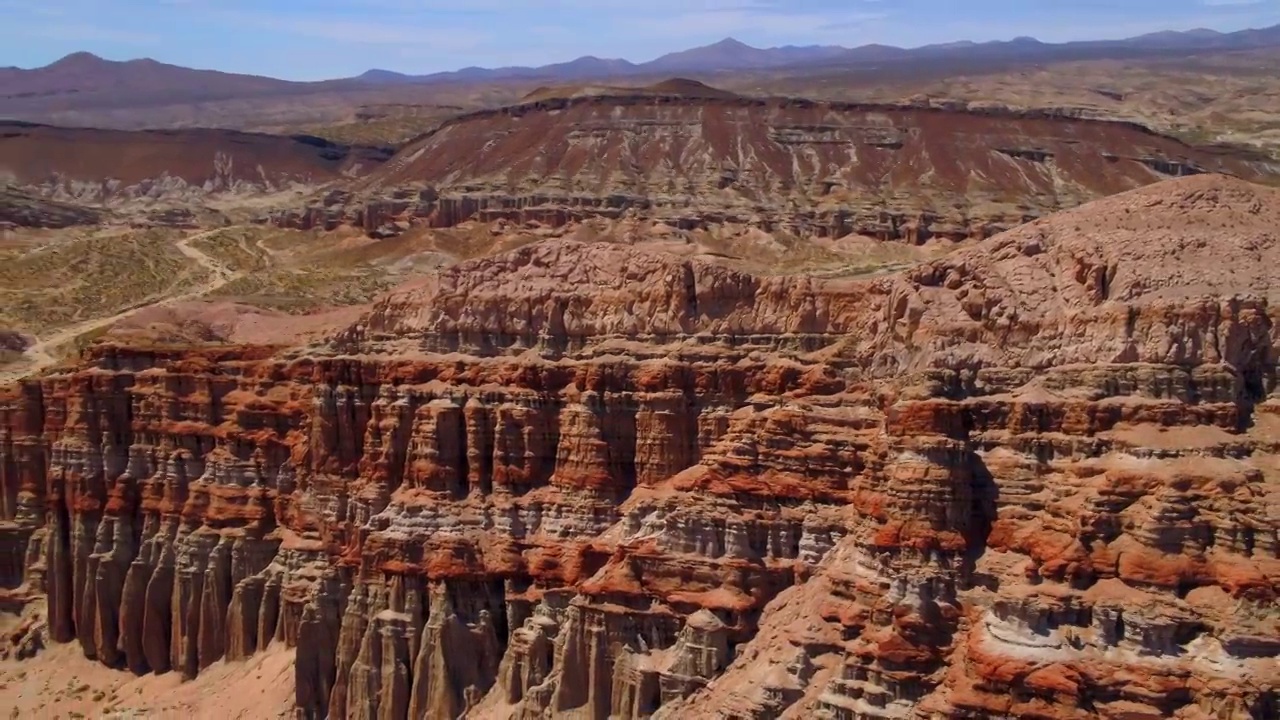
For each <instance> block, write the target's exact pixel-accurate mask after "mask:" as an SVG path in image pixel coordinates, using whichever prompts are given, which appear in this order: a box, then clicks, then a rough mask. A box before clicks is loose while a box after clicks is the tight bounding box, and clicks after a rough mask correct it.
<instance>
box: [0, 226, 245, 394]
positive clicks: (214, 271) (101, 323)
mask: <svg viewBox="0 0 1280 720" xmlns="http://www.w3.org/2000/svg"><path fill="white" fill-rule="evenodd" d="M230 229H232V228H218V229H217V230H209V231H207V232H202V233H197V234H195V235H188V236H187V237H185V238H183V239H181V240H179V241H178V242H177V243H176V244H175V245H174V247H175V248H177V250H178V252H180V253H182V254H183V255H186V256H187V257H188V258H190V259H191V260H192V261H193V262H195V263H196V264H198V265H200V266H201V267H203V268H204V269H206V270H208V271H209V273H210V274H211V275H212V277H211V278H210V279H209V280H208V281H206V282H204V283H201V284H200V285H198V286H196V287H194V288H192V289H190V290H188V291H186V292H184V293H181V294H179V295H171V296H168V297H154V298H147V299H146V300H143V301H142V302H140V303H138V304H136V305H134V306H133V307H130V308H127V309H125V310H123V311H121V312H118V313H116V314H115V315H110V316H107V317H100V318H93V319H92V320H85V321H84V322H80V323H76V324H75V325H71V326H68V327H65V328H63V329H61V330H59V331H58V332H56V333H54V334H52V335H47V336H45V337H41V338H37V341H36V343H35V344H34V345H32V346H31V347H29V348H27V350H26V357H27V362H26V363H25V364H23V365H21V366H20V367H17V368H14V369H11V370H5V371H0V383H6V382H12V381H14V380H19V379H21V378H23V377H26V376H28V375H34V374H35V373H38V372H40V371H41V370H44V369H45V368H48V367H51V366H53V365H55V364H56V363H57V362H58V358H57V357H55V356H54V354H53V352H52V351H53V350H54V349H55V348H57V347H59V346H61V345H65V344H66V343H69V342H71V341H73V340H75V339H76V338H77V337H79V336H81V335H83V334H84V333H87V332H93V331H94V330H100V329H102V328H104V327H107V326H109V325H113V324H115V323H117V322H119V321H120V320H123V319H124V318H126V317H129V316H130V315H132V314H134V313H136V312H138V311H139V310H142V309H144V308H148V307H153V306H155V305H161V304H165V303H171V302H181V301H184V300H192V299H195V298H198V297H201V296H203V295H207V294H209V293H211V292H213V291H215V290H217V289H218V288H220V287H222V286H223V285H226V284H227V283H229V282H231V281H232V280H235V279H236V278H238V277H239V276H240V275H241V274H242V273H236V272H232V271H231V270H229V269H227V268H226V267H225V266H224V265H222V264H221V263H219V262H218V261H217V260H214V259H213V258H212V257H209V256H208V255H206V254H205V253H203V252H201V251H200V250H197V249H196V248H194V247H191V243H193V242H195V241H196V240H200V239H203V238H206V237H209V236H211V235H216V234H218V233H220V232H224V231H226V230H230Z"/></svg>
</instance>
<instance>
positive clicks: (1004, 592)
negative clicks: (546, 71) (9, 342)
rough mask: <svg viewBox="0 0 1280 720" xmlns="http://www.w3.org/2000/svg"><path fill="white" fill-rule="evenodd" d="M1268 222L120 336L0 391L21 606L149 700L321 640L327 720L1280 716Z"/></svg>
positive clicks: (315, 697) (1129, 227) (640, 264)
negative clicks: (149, 679)
mask: <svg viewBox="0 0 1280 720" xmlns="http://www.w3.org/2000/svg"><path fill="white" fill-rule="evenodd" d="M1224 219H1232V222H1233V223H1234V227H1233V228H1226V227H1224V225H1223V222H1222V221H1223V220H1224ZM1077 227H1082V228H1088V229H1085V230H1076V229H1075V228H1077ZM1276 227H1280V202H1277V196H1276V193H1275V192H1273V191H1267V190H1262V189H1259V188H1254V187H1251V186H1248V185H1245V184H1243V183H1237V182H1233V181H1228V180H1226V179H1223V178H1194V179H1191V180H1187V181H1179V182H1175V183H1171V184H1168V185H1166V186H1163V187H1158V188H1152V189H1148V190H1144V191H1139V192H1137V193H1131V194H1128V195H1124V196H1121V197H1119V198H1115V199H1112V200H1108V201H1104V202H1103V203H1100V204H1098V205H1095V206H1093V207H1091V208H1088V209H1085V210H1081V211H1076V212H1073V213H1067V214H1064V215H1062V216H1060V217H1057V218H1054V219H1052V220H1050V221H1042V222H1038V223H1033V224H1031V225H1029V226H1026V227H1024V228H1022V229H1020V230H1018V231H1015V232H1012V233H1007V234H1005V235H1002V236H1000V237H997V238H994V239H992V240H990V241H988V242H986V243H983V244H982V245H980V246H979V247H978V248H976V249H975V250H974V251H972V252H965V253H961V254H958V255H955V256H952V257H950V258H947V259H944V260H940V261H936V262H933V263H930V264H926V265H923V266H921V267H918V268H915V269H913V270H912V271H910V272H908V273H905V274H902V275H898V276H892V277H885V278H878V279H875V280H871V281H864V282H851V281H841V282H836V281H828V282H822V281H816V280H812V279H803V278H771V279H762V278H757V277H752V276H750V275H746V274H743V273H738V272H734V271H731V270H728V269H725V268H723V267H720V266H717V265H714V264H711V263H709V262H704V261H702V260H698V259H678V258H674V257H669V256H664V255H658V254H650V253H646V252H642V251H640V250H636V249H633V248H627V247H621V246H614V245H604V244H598V245H582V244H576V243H569V242H560V243H547V244H543V245H539V246H532V247H526V248H523V249H521V250H518V251H515V252H513V253H511V254H508V255H505V256H501V257H498V258H494V259H489V260H480V261H474V262H472V263H467V264H464V265H461V266H458V267H456V268H453V269H450V270H447V271H445V272H443V273H441V274H440V275H438V276H435V277H432V278H430V279H428V280H425V281H424V282H422V283H420V284H419V286H417V287H413V288H408V289H405V290H403V291H402V292H400V293H397V294H394V295H392V296H390V297H388V298H387V299H386V300H384V301H383V302H381V303H379V304H378V305H377V306H376V308H375V309H374V310H373V311H372V312H371V313H370V314H369V315H368V316H366V317H365V318H364V319H363V320H362V321H361V322H359V323H357V324H356V325H354V326H352V327H351V328H349V329H348V330H347V331H345V332H343V333H341V334H340V335H338V336H336V337H335V338H334V339H333V340H332V341H331V342H329V343H327V344H324V345H320V346H312V347H306V348H293V349H280V348H263V347H223V348H192V349H188V350H182V349H173V348H170V349H146V348H125V347H118V346H111V345H105V346H98V347H96V348H95V349H93V350H92V351H91V352H90V353H89V354H88V355H87V356H86V357H85V359H84V362H83V364H82V365H81V366H79V367H77V368H74V369H67V370H65V371H63V372H59V373H56V374H52V375H49V376H47V377H44V378H41V379H38V380H30V381H27V382H25V383H23V384H21V385H18V386H15V387H13V388H11V389H10V390H8V391H7V394H6V395H5V396H4V399H3V401H2V402H0V428H2V430H0V433H2V434H0V487H2V488H3V493H0V503H2V504H0V511H2V516H3V518H4V525H3V528H0V543H3V548H2V552H0V584H3V586H4V587H5V588H8V589H5V590H0V597H3V598H7V599H8V600H9V602H11V603H19V602H31V603H33V604H36V603H41V602H44V603H47V618H48V620H47V622H48V635H49V636H50V637H51V639H52V640H53V641H57V642H77V643H79V645H80V646H81V647H82V648H83V649H84V652H85V653H86V654H87V655H88V656H90V657H94V658H97V659H99V660H101V661H102V662H104V663H107V664H110V665H113V666H117V667H122V668H128V669H130V670H132V671H134V672H139V673H145V672H176V673H181V674H182V675H183V676H186V677H191V676H194V675H197V674H198V673H200V672H201V671H202V670H203V669H204V668H206V667H208V666H209V665H210V664H212V663H214V662H216V661H218V660H221V659H230V660H235V659H238V658H244V657H247V656H250V655H252V654H254V653H256V652H259V651H261V650H262V649H263V648H265V647H266V646H268V645H270V644H271V643H273V642H281V643H287V644H289V645H293V646H297V648H298V653H297V657H298V661H297V667H296V681H297V705H298V708H299V712H300V713H301V715H302V716H303V717H315V718H319V717H332V718H388V719H390V718H408V717H414V718H416V717H429V718H456V717H467V718H539V717H567V718H599V719H601V720H603V719H604V718H614V717H616V718H645V717H657V718H687V717H700V716H707V717H721V718H777V717H785V718H801V717H803V718H859V719H863V718H912V717H918V718H926V717H965V718H988V717H1040V718H1084V717H1102V718H1153V719H1154V718H1162V717H1177V718H1184V719H1190V718H1230V719H1233V720H1244V719H1246V718H1249V719H1258V720H1261V719H1262V718H1269V717H1274V716H1275V713H1276V710H1277V707H1278V705H1277V686H1278V684H1280V670H1278V668H1280V663H1277V660H1278V658H1280V626H1278V623H1280V611H1277V609H1276V608H1277V604H1276V600H1277V592H1278V591H1280V539H1278V533H1280V519H1278V518H1277V516H1276V515H1275V511H1274V508H1275V507H1277V501H1280V460H1278V459H1277V458H1280V447H1278V446H1280V440H1278V439H1277V438H1280V396H1278V395H1277V392H1276V389H1275V388H1276V349H1277V336H1276V331H1275V327H1276V320H1277V314H1278V313H1277V310H1276V305H1275V303H1276V301H1277V299H1278V298H1277V296H1276V294H1275V290H1274V289H1273V288H1272V287H1271V286H1270V285H1269V284H1268V283H1267V282H1266V278H1267V277H1268V273H1269V272H1270V268H1273V267H1275V263H1276V262H1277V261H1278V260H1280V237H1278V236H1277V234H1276V231H1275V228H1276ZM1210 259H1213V260H1214V261H1216V262H1218V263H1219V267H1222V266H1223V265H1224V264H1225V267H1224V268H1223V272H1221V273H1213V272H1209V271H1207V270H1206V268H1207V267H1210V264H1209V262H1210Z"/></svg>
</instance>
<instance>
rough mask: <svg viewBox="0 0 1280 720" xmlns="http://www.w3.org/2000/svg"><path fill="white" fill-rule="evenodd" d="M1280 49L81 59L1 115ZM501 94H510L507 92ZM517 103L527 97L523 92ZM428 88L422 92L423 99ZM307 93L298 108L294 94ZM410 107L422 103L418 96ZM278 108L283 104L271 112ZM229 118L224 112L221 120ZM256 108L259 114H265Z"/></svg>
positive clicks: (1272, 33)
mask: <svg viewBox="0 0 1280 720" xmlns="http://www.w3.org/2000/svg"><path fill="white" fill-rule="evenodd" d="M1268 47H1280V25H1277V26H1274V27H1269V28H1263V29H1255V30H1242V31H1239V32H1231V33H1222V32H1217V31H1214V30H1205V29H1198V30H1190V31H1186V32H1173V31H1167V32H1158V33H1152V34H1149V35H1142V36H1139V37H1134V38H1129V39H1126V40H1107V41H1087V42H1070V43H1059V44H1053V43H1043V42H1040V41H1039V40H1036V39H1034V38H1015V39H1013V40H1008V41H998V42H984V43H976V42H954V43H946V44H941V45H928V46H924V47H918V48H909V49H908V48H899V47H892V46H888V45H864V46H861V47H855V48H845V47H837V46H817V45H811V46H786V47H777V48H755V47H751V46H750V45H747V44H745V43H742V42H740V41H738V40H735V39H733V38H728V39H725V40H722V41H720V42H717V43H714V44H712V45H706V46H703V47H696V48H692V49H689V50H683V51H681V52H675V53H670V54H667V55H663V56H662V57H659V58H657V59H654V60H650V61H648V62H642V63H633V62H630V61H628V60H618V59H604V58H597V57H581V58H578V59H577V60H573V61H570V62H565V63H556V64H552V65H543V66H541V67H504V68H478V67H471V68H463V69H461V70H456V71H453V72H442V73H434V74H430V75H406V74H403V73H398V72H393V71H390V70H378V69H374V70H370V71H368V72H366V73H364V74H363V75H360V76H359V77H355V78H345V79H338V80H327V81H322V82H294V81H288V80H279V79H275V78H268V77H258V76H254V75H239V74H234V73H224V72H218V71H215V70H194V69H190V68H185V67H180V66H177V65H169V64H165V63H161V62H158V61H155V60H150V59H141V60H129V61H124V62H118V61H112V60H105V59H103V58H100V57H97V56H95V55H92V54H90V53H86V52H79V53H74V54H72V55H68V56H67V57H64V58H62V59H61V60H58V61H57V62H55V63H52V64H51V65H47V66H45V67H41V68H34V69H21V68H16V67H10V68H0V118H9V119H15V120H29V121H35V122H52V123H56V124H67V123H90V124H93V125H95V126H98V127H126V128H132V127H171V126H174V125H182V126H191V125H199V124H206V125H209V124H218V125H220V126H227V127H234V126H236V125H235V124H234V123H230V122H229V121H228V120H227V119H226V118H228V117H230V118H236V117H242V116H255V117H256V116H260V115H262V114H264V113H265V114H267V115H271V114H279V115H281V116H287V114H288V111H289V110H290V109H291V108H290V107H284V108H282V107H280V106H281V104H282V103H283V104H284V105H289V106H293V105H297V106H298V107H303V106H304V105H305V103H303V102H302V100H301V98H303V97H304V96H305V97H306V98H308V102H311V103H312V105H311V106H320V107H324V108H330V109H331V108H333V107H341V106H344V103H346V104H350V101H351V100H352V98H357V99H358V102H374V103H377V102H399V101H400V98H401V97H404V95H396V93H406V92H408V91H414V90H415V89H416V88H419V87H421V88H423V91H424V92H429V93H433V94H438V93H437V92H436V90H432V89H430V88H431V87H433V86H434V87H435V88H437V89H439V88H442V87H444V86H446V85H448V86H452V87H456V88H464V87H465V86H467V85H468V84H481V83H496V82H504V81H514V82H534V83H539V84H555V83H558V82H579V81H585V80H610V79H623V78H645V79H647V81H649V82H653V81H656V80H661V79H665V78H671V77H673V76H681V77H693V78H699V79H702V80H706V81H709V82H712V83H714V82H715V76H716V75H717V74H720V73H734V72H761V71H763V72H770V73H784V74H796V75H800V74H805V73H810V72H814V73H821V72H833V73H840V72H850V73H863V74H874V75H875V76H876V77H878V78H883V79H886V80H887V79H890V78H892V77H895V76H897V77H901V76H908V77H916V78H919V77H922V76H928V77H940V76H947V75H953V74H957V73H961V72H979V71H991V70H999V69H1003V68H1008V67H1016V66H1021V65H1034V64H1041V63H1046V62H1060V61H1069V60H1089V59H1128V58H1146V57H1159V56H1175V57H1176V56H1189V55H1195V54H1198V53H1204V52H1219V51H1225V50H1248V49H1257V48H1268ZM501 94H502V93H499V95H501ZM508 94H512V96H513V97H519V93H516V92H515V91H514V90H513V91H512V92H511V93H508ZM421 95H422V93H421V92H419V93H417V95H415V97H418V96H421ZM295 98H297V100H296V101H295V100H294V99H295ZM408 101H409V102H414V101H415V100H413V99H410V100H408ZM267 104H274V106H273V107H270V108H266V109H265V110H264V109H263V106H265V105H267ZM216 113H221V114H216ZM255 113H257V115H255Z"/></svg>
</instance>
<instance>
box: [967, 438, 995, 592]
mask: <svg viewBox="0 0 1280 720" xmlns="http://www.w3.org/2000/svg"><path fill="white" fill-rule="evenodd" d="M969 468H970V471H971V475H970V492H971V493H972V496H971V504H970V507H969V522H968V524H967V525H966V527H965V546H966V547H965V553H964V568H963V573H962V577H967V578H969V583H970V584H971V585H973V586H981V587H985V588H987V589H988V590H993V591H994V590H999V589H1000V580H999V578H997V577H996V576H994V575H991V574H989V573H979V572H977V566H978V561H979V560H980V559H981V558H982V556H983V555H984V554H986V552H987V538H988V537H989V536H990V535H991V526H992V525H993V524H994V523H995V521H996V501H997V499H998V498H999V496H1000V488H999V487H997V486H996V481H995V478H994V477H993V476H992V474H991V470H990V469H989V468H988V467H987V464H986V462H985V461H984V460H983V459H982V456H981V455H979V454H978V453H976V452H973V451H972V450H971V451H970V452H969Z"/></svg>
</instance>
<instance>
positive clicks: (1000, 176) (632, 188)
mask: <svg viewBox="0 0 1280 720" xmlns="http://www.w3.org/2000/svg"><path fill="white" fill-rule="evenodd" d="M566 95H568V96H567V97H566ZM1204 172H1216V173H1227V174H1231V175H1235V176H1239V177H1241V178H1244V179H1247V180H1251V181H1261V180H1267V179H1269V178H1273V177H1275V176H1276V175H1277V173H1278V172H1280V165H1277V164H1276V163H1275V162H1273V161H1272V160H1270V159H1269V158H1268V157H1266V156H1263V155H1260V154H1256V153H1251V152H1249V151H1247V150H1238V149H1227V148H1205V147H1195V146H1190V145H1187V144H1185V143H1183V142H1181V141H1178V140H1176V139H1173V138H1170V137H1167V136H1163V135H1160V134H1157V133H1154V132H1151V131H1149V130H1147V129H1146V128H1143V127H1141V126H1139V125H1135V124H1129V123H1119V122H1104V121H1096V120H1085V119H1079V118H1075V117H1073V116H1071V115H1070V114H1069V113H1060V112H1054V111H1027V112H1012V111H1006V110H1002V109H999V108H987V109H981V110H964V111H951V110H947V109H945V108H937V107H929V106H912V105H893V104H884V105H869V104H855V103H823V102H814V101H808V100H800V99H792V98H771V99H761V98H745V97H737V96H733V95H731V94H721V93H717V92H714V91H712V90H711V89H709V88H706V87H705V86H703V85H701V84H699V83H695V82H692V81H672V82H670V83H667V84H658V85H654V86H650V87H647V88H641V89H638V90H631V91H628V92H619V91H616V90H610V89H607V88H581V87H579V88H577V89H576V90H575V89H567V88H559V89H557V88H547V89H544V90H542V91H540V92H538V93H536V94H535V96H534V97H533V98H532V99H530V100H529V101H527V102H524V103H522V104H518V105H514V106H508V107H504V108H499V109H494V110H485V111H478V112H474V113H468V114H464V115H460V116H458V117H456V118H454V119H452V120H448V121H445V122H443V123H442V124H441V125H440V126H439V127H438V128H437V129H435V130H433V131H431V132H429V133H427V134H426V135H424V136H423V137H421V138H420V139H418V140H417V141H415V142H412V143H409V144H408V145H406V146H405V147H403V148H402V149H401V150H400V151H399V153H398V154H397V156H396V157H395V158H394V159H393V160H391V161H389V162H387V163H386V164H384V165H382V166H381V167H379V168H378V169H377V170H376V171H374V172H371V173H370V174H368V175H367V176H365V177H364V178H363V179H361V180H358V181H356V182H354V183H352V184H351V186H350V188H349V189H350V190H351V191H352V192H353V197H352V198H351V199H350V201H349V202H346V203H342V204H339V203H335V202H332V201H329V200H326V202H325V204H324V205H323V206H315V207H312V208H309V209H307V210H305V211H300V212H295V213H289V214H286V215H283V216H277V218H276V221H277V222H279V223H280V224H282V225H285V226H288V227H314V226H323V227H334V226H336V225H339V224H342V223H343V222H348V223H352V224H357V225H361V226H363V227H365V228H368V229H373V228H377V227H381V226H382V225H384V224H385V223H388V222H392V221H409V220H413V221H416V222H419V223H423V224H426V225H429V226H433V227H448V226H453V225H456V224H458V223H461V222H465V221H468V220H480V221H494V220H498V219H505V220H510V221H514V222H527V221H537V222H539V223H543V224H549V225H553V226H558V225H564V224H566V223H570V222H575V221H580V220H582V219H584V218H590V217H606V218H618V217H624V216H639V217H645V218H652V219H657V220H661V221H662V222H665V223H668V224H670V225H673V226H677V227H685V228H687V227H702V226H707V225H715V224H721V225H724V224H733V225H743V226H753V227H757V228H760V229H763V230H765V231H769V232H781V233H788V234H792V235H797V236H802V237H810V236H829V237H840V236H844V235H848V234H861V235H868V236H872V237H878V238H881V239H885V240H890V239H895V240H898V239H901V240H907V241H909V242H923V241H925V240H927V239H929V238H931V237H944V238H952V239H963V238H970V237H986V236H989V235H991V234H994V233H995V232H998V231H1000V230H1002V229H1007V228H1009V227H1012V226H1014V225H1016V224H1019V223H1021V222H1024V221H1026V220H1029V219H1034V218H1036V217H1040V216H1042V215H1045V214H1047V213H1050V212H1054V211H1056V210H1060V209H1065V208H1070V207H1075V206H1077V205H1079V204H1081V203H1084V202H1087V201H1089V200H1093V199H1096V198H1099V197H1102V196H1105V195H1108V194H1113V193H1117V192H1122V191H1125V190H1129V189H1132V188H1135V187H1139V186H1142V185H1146V184H1149V183H1153V182H1157V181H1159V180H1162V179H1166V178H1169V177H1177V176H1182V175H1190V174H1197V173H1204ZM351 203H355V204H354V206H353V205H352V204H351Z"/></svg>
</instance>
